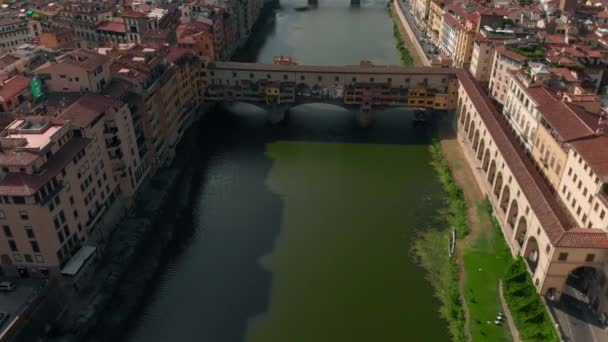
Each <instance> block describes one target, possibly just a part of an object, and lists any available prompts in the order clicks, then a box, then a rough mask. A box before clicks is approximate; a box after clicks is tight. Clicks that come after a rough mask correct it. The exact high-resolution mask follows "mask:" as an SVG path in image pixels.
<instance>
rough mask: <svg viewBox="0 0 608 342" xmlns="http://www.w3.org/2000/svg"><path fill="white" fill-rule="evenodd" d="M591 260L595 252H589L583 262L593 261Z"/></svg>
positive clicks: (593, 258)
mask: <svg viewBox="0 0 608 342" xmlns="http://www.w3.org/2000/svg"><path fill="white" fill-rule="evenodd" d="M593 260H595V254H593V253H589V254H587V256H586V257H585V262H593Z"/></svg>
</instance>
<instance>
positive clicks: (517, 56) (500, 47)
mask: <svg viewBox="0 0 608 342" xmlns="http://www.w3.org/2000/svg"><path fill="white" fill-rule="evenodd" d="M494 48H495V50H496V52H497V53H499V54H501V55H503V56H506V57H509V58H511V59H513V60H515V61H518V62H520V63H523V62H524V61H525V60H526V56H524V55H520V54H518V53H517V52H513V51H511V50H509V49H507V47H506V46H505V45H504V43H502V42H497V43H495V44H494Z"/></svg>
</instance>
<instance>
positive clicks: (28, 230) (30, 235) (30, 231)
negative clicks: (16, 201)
mask: <svg viewBox="0 0 608 342" xmlns="http://www.w3.org/2000/svg"><path fill="white" fill-rule="evenodd" d="M25 235H27V237H28V239H33V238H35V236H34V229H33V228H32V226H25Z"/></svg>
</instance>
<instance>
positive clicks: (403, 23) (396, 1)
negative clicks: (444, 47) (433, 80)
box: [393, 0, 431, 66]
mask: <svg viewBox="0 0 608 342" xmlns="http://www.w3.org/2000/svg"><path fill="white" fill-rule="evenodd" d="M399 1H400V0H393V7H394V9H395V13H396V14H397V18H399V21H400V22H401V26H402V27H403V28H404V29H405V32H406V33H407V35H408V38H409V40H410V41H411V42H412V44H411V45H412V47H413V48H414V50H413V51H411V50H410V52H411V53H415V54H417V55H418V57H419V58H418V59H419V60H421V61H422V64H423V66H431V62H430V60H429V58H428V57H427V55H426V53H425V52H424V49H423V48H422V46H421V45H420V42H419V41H418V38H417V37H416V34H415V33H414V30H412V28H411V27H410V24H409V22H408V21H407V19H406V18H405V15H404V13H403V10H402V8H401V5H400V4H399Z"/></svg>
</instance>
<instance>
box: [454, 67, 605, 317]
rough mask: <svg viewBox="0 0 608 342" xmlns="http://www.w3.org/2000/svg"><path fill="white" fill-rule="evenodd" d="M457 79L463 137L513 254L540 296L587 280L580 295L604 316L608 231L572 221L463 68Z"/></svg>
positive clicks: (551, 296)
mask: <svg viewBox="0 0 608 342" xmlns="http://www.w3.org/2000/svg"><path fill="white" fill-rule="evenodd" d="M458 79H459V83H460V89H459V96H458V104H457V113H456V114H457V118H458V135H459V139H458V140H459V141H461V143H462V145H463V150H464V152H465V155H466V157H467V160H468V162H469V165H470V166H471V169H472V170H473V173H474V175H475V177H476V180H477V183H478V184H479V186H480V188H481V189H482V192H483V193H484V194H485V195H487V198H488V199H489V200H490V203H491V204H492V207H493V208H494V213H495V215H496V217H497V219H498V222H499V223H500V226H501V230H502V233H503V235H504V237H505V240H506V241H507V243H508V245H509V247H510V249H511V252H512V253H513V255H521V256H522V257H523V258H524V261H525V263H526V265H527V268H528V271H529V273H530V274H531V276H532V281H533V283H534V285H535V286H536V288H537V290H538V292H539V293H540V294H541V295H545V296H547V298H549V299H554V300H558V299H559V298H560V297H561V294H562V293H563V292H564V291H569V289H570V288H571V287H572V286H573V285H569V284H572V283H571V282H570V283H569V284H567V280H571V279H579V278H580V279H584V282H585V284H584V286H583V287H584V288H582V290H581V291H582V292H583V294H584V295H586V296H587V297H588V299H589V302H590V303H591V305H592V308H593V309H594V310H596V311H597V312H598V313H603V314H604V315H606V312H608V300H607V299H608V298H607V297H606V295H605V293H606V290H607V288H606V282H605V281H602V280H601V279H604V280H605V271H606V270H605V266H604V265H605V262H606V260H608V233H606V231H605V230H603V229H598V228H600V227H594V228H581V225H579V224H577V222H575V221H574V220H573V219H572V217H571V216H570V215H569V214H568V212H566V211H565V210H564V208H563V206H562V205H561V203H559V199H558V198H557V197H556V196H554V195H553V193H552V191H551V189H550V188H549V186H548V184H547V183H546V182H545V181H544V180H543V178H542V175H541V174H540V172H539V171H538V169H537V168H536V167H535V166H534V165H533V163H532V162H531V160H530V157H529V156H528V155H527V154H526V153H525V150H524V149H523V148H522V146H521V145H520V143H519V142H518V141H517V139H516V138H515V136H514V135H513V133H512V132H511V129H510V127H509V126H508V125H507V124H506V123H505V121H504V120H503V118H502V114H500V113H498V112H497V111H496V109H495V108H494V106H493V105H492V103H491V101H490V99H489V98H488V97H487V95H486V94H485V93H484V91H483V90H482V89H481V87H480V85H479V84H478V83H477V82H476V81H475V80H474V78H473V77H472V75H471V74H470V73H468V72H465V71H462V72H460V73H459V74H458ZM604 146H608V144H606V143H604ZM602 150H605V147H603V148H602ZM596 152H597V151H596ZM573 155H574V154H573ZM595 155H596V156H597V155H598V154H597V153H596V154H595ZM604 155H606V154H604ZM570 164H571V163H570V162H567V163H566V167H569V165H570ZM580 167H581V170H585V169H584V166H583V164H580ZM573 172H574V171H573ZM586 172H587V173H588V172H589V170H587V171H586ZM604 172H605V170H604ZM593 190H594V191H597V188H594V189H593ZM581 191H584V189H583V190H581ZM588 191H591V189H588ZM577 286H578V285H577Z"/></svg>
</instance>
